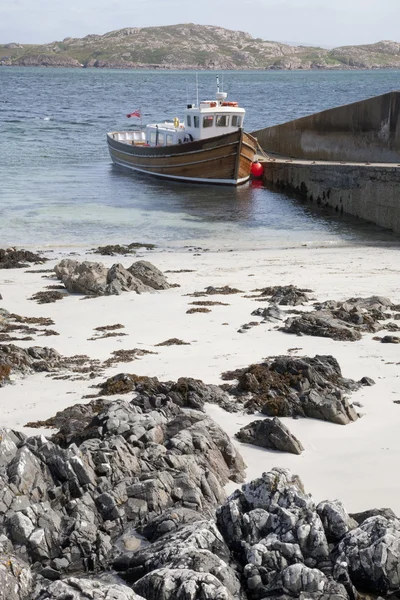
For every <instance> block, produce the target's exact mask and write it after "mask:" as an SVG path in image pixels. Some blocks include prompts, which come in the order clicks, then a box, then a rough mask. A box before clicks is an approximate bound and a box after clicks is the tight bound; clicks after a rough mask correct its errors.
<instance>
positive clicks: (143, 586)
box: [133, 569, 234, 600]
mask: <svg viewBox="0 0 400 600" xmlns="http://www.w3.org/2000/svg"><path fill="white" fill-rule="evenodd" d="M133 589H134V590H135V591H136V592H137V593H139V594H142V595H143V596H144V597H145V598H146V599H147V600H150V599H151V600H176V599H178V598H179V600H234V598H233V596H232V595H231V594H230V593H229V592H228V590H227V589H226V587H225V586H224V585H222V583H221V582H220V581H219V580H218V579H217V578H216V577H215V576H214V575H211V574H210V573H198V572H196V571H191V570H188V569H158V570H155V571H152V572H151V573H148V574H147V575H145V576H144V577H143V578H142V579H140V580H139V581H138V582H137V583H135V585H134V587H133Z"/></svg>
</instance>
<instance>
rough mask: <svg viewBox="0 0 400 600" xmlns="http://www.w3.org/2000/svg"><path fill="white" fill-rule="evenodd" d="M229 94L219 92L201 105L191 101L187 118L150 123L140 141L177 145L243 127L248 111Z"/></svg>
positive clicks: (158, 144) (157, 144)
mask: <svg viewBox="0 0 400 600" xmlns="http://www.w3.org/2000/svg"><path fill="white" fill-rule="evenodd" d="M226 97H227V94H226V93H225V92H220V91H217V94H216V98H215V100H204V101H202V102H200V103H199V106H196V105H194V104H188V105H187V107H186V110H185V117H184V120H183V121H180V120H179V119H178V118H177V117H175V118H174V120H173V121H164V123H157V124H150V125H147V126H146V129H145V131H143V132H141V136H140V137H141V139H140V141H139V140H137V142H139V144H140V143H142V144H145V145H148V146H173V145H175V144H185V143H187V142H192V141H196V140H204V139H207V138H212V137H216V136H219V135H223V134H226V133H232V132H234V131H237V130H238V129H240V128H241V127H243V121H244V116H245V113H246V111H245V110H244V108H239V106H238V103H237V102H227V100H226ZM137 142H136V143H137ZM134 143H135V142H134ZM139 144H138V145H139Z"/></svg>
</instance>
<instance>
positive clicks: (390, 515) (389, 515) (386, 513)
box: [350, 508, 397, 525]
mask: <svg viewBox="0 0 400 600" xmlns="http://www.w3.org/2000/svg"><path fill="white" fill-rule="evenodd" d="M350 517H351V518H352V519H354V520H355V521H356V522H357V523H358V524H359V525H362V524H363V523H364V521H366V520H367V519H369V518H370V517H385V519H387V520H388V521H390V520H391V519H397V516H396V515H395V514H394V512H393V511H392V509H391V508H373V509H371V510H365V511H364V512H360V513H352V514H351V515H350Z"/></svg>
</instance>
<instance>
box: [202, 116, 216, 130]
mask: <svg viewBox="0 0 400 600" xmlns="http://www.w3.org/2000/svg"><path fill="white" fill-rule="evenodd" d="M213 125H214V117H212V116H208V117H203V127H212V126H213Z"/></svg>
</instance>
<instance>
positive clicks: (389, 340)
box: [381, 335, 400, 344]
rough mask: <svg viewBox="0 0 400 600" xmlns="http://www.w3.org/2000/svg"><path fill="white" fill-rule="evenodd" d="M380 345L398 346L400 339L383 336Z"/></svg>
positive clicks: (393, 336)
mask: <svg viewBox="0 0 400 600" xmlns="http://www.w3.org/2000/svg"><path fill="white" fill-rule="evenodd" d="M381 343H382V344H400V337H397V336H395V335H385V336H383V338H382V339H381Z"/></svg>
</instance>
